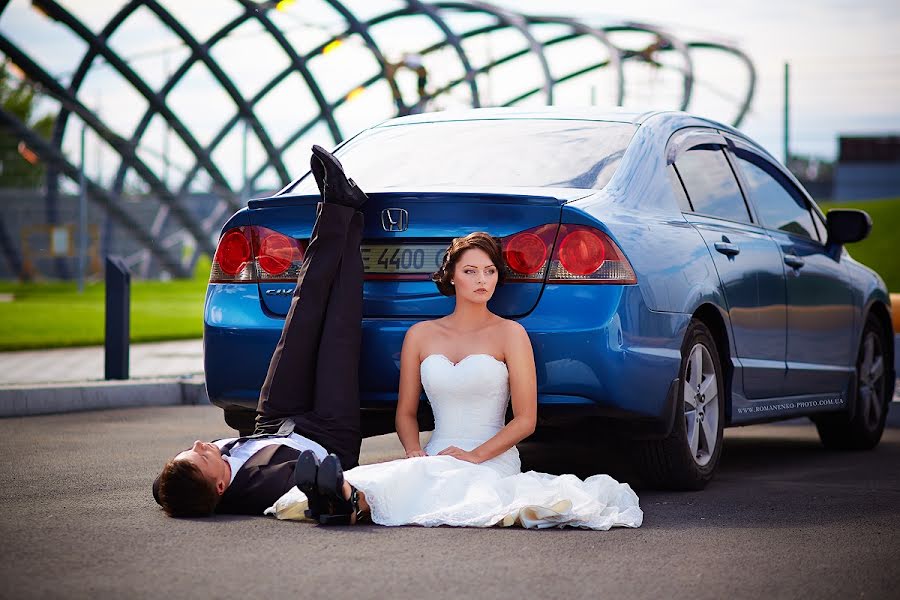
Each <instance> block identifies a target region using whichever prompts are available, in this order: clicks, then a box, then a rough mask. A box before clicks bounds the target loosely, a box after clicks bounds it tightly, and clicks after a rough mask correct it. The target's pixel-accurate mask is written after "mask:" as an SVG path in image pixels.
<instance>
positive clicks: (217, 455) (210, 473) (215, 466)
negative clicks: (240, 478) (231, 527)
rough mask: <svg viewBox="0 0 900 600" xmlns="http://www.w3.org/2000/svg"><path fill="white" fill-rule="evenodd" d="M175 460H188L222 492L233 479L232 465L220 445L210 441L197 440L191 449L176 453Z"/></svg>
mask: <svg viewBox="0 0 900 600" xmlns="http://www.w3.org/2000/svg"><path fill="white" fill-rule="evenodd" d="M175 460H186V461H188V462H190V463H192V464H193V465H194V466H196V467H197V468H198V469H200V472H201V473H203V476H204V477H205V478H206V479H207V480H208V481H210V482H211V483H212V484H213V485H215V486H216V490H217V491H218V492H219V493H220V494H221V493H222V492H224V491H225V488H226V487H228V483H229V482H230V481H231V467H230V465H229V464H228V461H226V460H225V459H224V458H222V452H221V451H220V450H219V447H218V446H216V445H215V444H211V443H209V442H201V441H200V440H197V441H196V442H194V445H193V446H191V447H190V449H189V450H185V451H184V452H180V453H178V454H177V455H175Z"/></svg>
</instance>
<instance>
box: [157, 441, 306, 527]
mask: <svg viewBox="0 0 900 600" xmlns="http://www.w3.org/2000/svg"><path fill="white" fill-rule="evenodd" d="M299 456H300V451H299V450H296V449H294V448H291V447H290V446H285V445H283V444H277V445H274V444H273V445H271V446H266V447H265V448H262V449H260V450H259V451H257V452H256V453H255V454H254V455H253V456H251V457H250V458H248V459H247V462H245V463H244V464H243V466H241V468H240V469H239V470H238V472H237V474H236V475H235V476H234V479H233V480H232V481H231V484H230V485H229V486H228V487H227V488H226V489H225V493H223V494H222V497H221V498H220V499H219V504H218V505H216V513H220V514H237V515H261V514H263V511H264V510H266V509H267V508H269V507H270V506H272V505H273V504H275V501H276V500H278V499H279V498H280V497H281V496H282V494H284V493H285V492H287V491H288V490H290V489H291V488H292V487H294V467H295V466H296V465H297V458H298V457H299ZM153 497H154V498H155V499H156V502H157V503H158V504H161V503H160V501H159V475H157V476H156V479H155V480H154V481H153Z"/></svg>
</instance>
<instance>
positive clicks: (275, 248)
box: [253, 227, 303, 281]
mask: <svg viewBox="0 0 900 600" xmlns="http://www.w3.org/2000/svg"><path fill="white" fill-rule="evenodd" d="M253 233H254V236H253V240H254V244H253V248H254V250H255V251H256V266H257V272H258V275H259V280H260V281H294V280H296V279H297V275H298V274H299V271H300V265H301V264H302V263H303V249H302V248H301V246H300V243H299V242H298V241H297V240H295V239H294V238H291V237H288V236H286V235H284V234H283V233H278V232H277V231H273V230H271V229H267V228H266V227H254V228H253Z"/></svg>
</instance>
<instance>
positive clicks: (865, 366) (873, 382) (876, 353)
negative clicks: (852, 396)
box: [857, 331, 885, 429]
mask: <svg viewBox="0 0 900 600" xmlns="http://www.w3.org/2000/svg"><path fill="white" fill-rule="evenodd" d="M861 358H862V362H861V363H860V365H859V389H858V394H859V400H858V404H857V409H858V410H859V411H860V414H861V416H862V418H863V421H864V422H865V424H866V427H868V428H870V429H874V428H876V427H878V424H879V423H880V421H881V415H882V412H883V411H884V409H885V406H884V398H882V396H883V394H884V352H883V350H882V348H881V339H880V338H879V336H878V334H877V333H875V332H874V331H868V332H867V333H866V337H865V339H864V340H863V347H862V357H861Z"/></svg>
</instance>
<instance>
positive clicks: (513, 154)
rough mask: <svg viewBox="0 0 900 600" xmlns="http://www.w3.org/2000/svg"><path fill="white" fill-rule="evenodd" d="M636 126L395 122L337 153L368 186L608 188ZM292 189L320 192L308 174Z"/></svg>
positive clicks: (571, 122) (564, 122) (349, 171)
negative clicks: (400, 123) (398, 123)
mask: <svg viewBox="0 0 900 600" xmlns="http://www.w3.org/2000/svg"><path fill="white" fill-rule="evenodd" d="M636 129H637V127H636V126H634V125H632V124H630V123H610V122H598V121H579V120H549V119H548V120H522V119H508V120H479V121H444V122H438V123H416V124H409V125H393V126H387V127H379V128H375V129H372V130H369V131H367V132H364V133H363V134H361V135H359V136H358V137H356V138H354V139H353V140H351V141H350V142H348V143H347V144H346V145H345V146H344V147H343V148H341V149H340V150H339V151H338V152H337V154H336V156H338V158H340V160H341V163H342V164H343V166H344V169H345V170H346V172H347V174H348V175H349V176H350V177H352V178H353V179H354V180H355V181H356V182H357V183H359V185H360V187H362V188H363V189H366V188H373V189H374V188H416V187H422V186H441V185H446V186H473V187H477V186H523V187H566V188H583V189H602V188H603V186H605V185H606V184H607V183H608V182H609V180H610V179H611V178H612V176H613V173H615V170H616V167H617V166H618V165H619V162H620V161H621V159H622V155H623V154H624V153H625V149H626V148H627V147H628V143H629V142H630V141H631V138H632V136H633V135H634V132H635V131H636ZM286 191H287V192H291V193H315V192H316V187H315V182H314V181H313V178H312V177H311V176H310V175H309V174H307V175H305V176H303V177H302V178H301V179H300V180H298V181H297V182H296V183H295V184H294V185H293V186H291V187H290V188H288V189H287V190H286Z"/></svg>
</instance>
